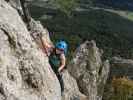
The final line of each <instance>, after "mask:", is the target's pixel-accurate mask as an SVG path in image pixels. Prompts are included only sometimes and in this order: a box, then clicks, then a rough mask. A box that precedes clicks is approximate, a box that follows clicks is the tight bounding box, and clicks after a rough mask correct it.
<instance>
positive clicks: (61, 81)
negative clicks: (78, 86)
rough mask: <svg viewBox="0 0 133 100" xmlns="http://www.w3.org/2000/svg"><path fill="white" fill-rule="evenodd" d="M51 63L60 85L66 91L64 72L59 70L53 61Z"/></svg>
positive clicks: (62, 90)
mask: <svg viewBox="0 0 133 100" xmlns="http://www.w3.org/2000/svg"><path fill="white" fill-rule="evenodd" d="M50 65H51V67H52V69H53V71H54V72H55V74H56V76H57V78H58V80H59V83H60V87H61V92H64V81H63V78H62V74H61V73H59V72H58V69H56V68H55V67H54V65H52V64H51V63H50Z"/></svg>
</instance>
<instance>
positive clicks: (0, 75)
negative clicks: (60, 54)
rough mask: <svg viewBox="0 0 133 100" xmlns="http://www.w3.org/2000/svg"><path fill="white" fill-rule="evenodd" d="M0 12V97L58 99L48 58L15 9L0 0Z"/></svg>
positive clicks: (59, 97)
mask: <svg viewBox="0 0 133 100" xmlns="http://www.w3.org/2000/svg"><path fill="white" fill-rule="evenodd" d="M0 12H1V14H0V45H1V46H0V94H1V98H3V99H1V100H61V96H60V94H61V93H60V85H59V82H58V80H57V78H56V76H55V74H54V73H53V71H52V69H51V68H50V66H49V64H48V59H47V57H46V56H45V55H44V54H43V53H42V52H41V50H40V49H39V48H38V47H37V45H36V44H35V42H34V41H33V39H32V38H31V36H30V33H29V32H28V31H27V28H26V26H25V24H24V23H23V21H22V19H21V17H20V16H19V14H18V13H17V11H16V10H15V9H14V8H12V7H11V6H10V5H9V4H8V3H6V2H5V1H4V0H0ZM44 31H45V30H44Z"/></svg>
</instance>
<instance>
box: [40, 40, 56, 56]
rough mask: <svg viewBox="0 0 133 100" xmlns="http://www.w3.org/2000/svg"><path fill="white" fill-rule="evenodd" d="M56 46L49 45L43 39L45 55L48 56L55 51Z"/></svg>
mask: <svg viewBox="0 0 133 100" xmlns="http://www.w3.org/2000/svg"><path fill="white" fill-rule="evenodd" d="M53 49H54V45H53V44H52V43H48V42H47V41H46V40H45V39H43V45H42V50H43V52H44V53H47V56H49V55H50V53H51V52H52V51H53Z"/></svg>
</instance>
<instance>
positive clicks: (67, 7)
mask: <svg viewBox="0 0 133 100" xmlns="http://www.w3.org/2000/svg"><path fill="white" fill-rule="evenodd" d="M54 3H55V5H56V6H57V7H58V8H59V9H60V11H62V12H64V13H65V14H67V15H68V16H70V15H71V14H72V11H73V10H74V9H75V8H76V7H77V6H78V0H55V1H54Z"/></svg>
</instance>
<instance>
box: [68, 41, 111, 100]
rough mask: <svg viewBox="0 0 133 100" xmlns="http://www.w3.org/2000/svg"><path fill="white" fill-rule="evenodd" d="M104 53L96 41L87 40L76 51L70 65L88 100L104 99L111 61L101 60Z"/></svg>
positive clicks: (69, 67) (70, 69)
mask: <svg viewBox="0 0 133 100" xmlns="http://www.w3.org/2000/svg"><path fill="white" fill-rule="evenodd" d="M101 56H102V53H101V52H100V50H99V49H98V48H97V47H96V44H95V42H94V41H91V42H88V41H87V42H85V43H84V44H82V45H81V46H80V47H79V48H78V49H77V51H76V52H75V55H74V59H73V60H72V61H71V63H70V64H69V66H68V69H69V72H70V73H71V75H72V76H73V77H74V78H75V79H76V80H77V84H78V86H79V88H80V91H81V92H82V93H84V94H85V95H87V96H88V100H102V93H103V89H104V85H105V83H106V80H107V77H108V73H109V62H108V61H102V60H101Z"/></svg>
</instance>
